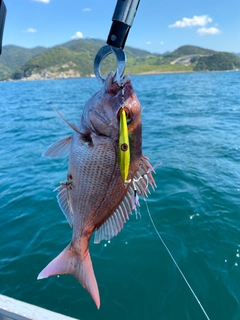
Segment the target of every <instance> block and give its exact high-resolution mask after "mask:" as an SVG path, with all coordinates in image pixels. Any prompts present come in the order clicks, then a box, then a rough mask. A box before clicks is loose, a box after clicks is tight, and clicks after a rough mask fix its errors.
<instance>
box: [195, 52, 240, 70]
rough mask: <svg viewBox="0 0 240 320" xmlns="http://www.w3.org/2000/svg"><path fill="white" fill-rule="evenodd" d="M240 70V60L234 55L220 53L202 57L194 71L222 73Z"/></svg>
mask: <svg viewBox="0 0 240 320" xmlns="http://www.w3.org/2000/svg"><path fill="white" fill-rule="evenodd" d="M234 69H240V58H239V57H237V56H236V55H235V54H233V53H228V52H218V53H214V54H212V55H210V56H207V57H200V58H199V59H198V62H197V64H196V66H195V67H194V68H193V70H194V71H222V70H234Z"/></svg>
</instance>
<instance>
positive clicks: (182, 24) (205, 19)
mask: <svg viewBox="0 0 240 320" xmlns="http://www.w3.org/2000/svg"><path fill="white" fill-rule="evenodd" d="M210 22H212V18H210V17H209V16H208V15H203V16H193V17H192V18H183V19H182V20H181V21H176V22H175V23H174V24H170V25H169V28H186V27H194V26H200V27H204V26H206V25H207V24H208V23H210Z"/></svg>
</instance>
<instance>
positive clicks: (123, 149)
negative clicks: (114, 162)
mask: <svg viewBox="0 0 240 320" xmlns="http://www.w3.org/2000/svg"><path fill="white" fill-rule="evenodd" d="M121 150H122V151H124V152H125V151H127V150H128V145H127V144H126V143H123V144H121Z"/></svg>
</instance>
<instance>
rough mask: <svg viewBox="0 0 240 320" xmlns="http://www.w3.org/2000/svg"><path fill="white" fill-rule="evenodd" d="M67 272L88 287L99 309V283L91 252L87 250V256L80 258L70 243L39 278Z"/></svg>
mask: <svg viewBox="0 0 240 320" xmlns="http://www.w3.org/2000/svg"><path fill="white" fill-rule="evenodd" d="M67 273H68V274H72V275H73V276H74V277H76V278H77V279H78V281H79V282H80V283H81V284H82V286H83V287H84V288H85V289H87V291H88V292H89V293H90V295H91V297H92V298H93V300H94V302H95V303H96V306H97V308H98V309H99V307H100V297H99V292H98V285H97V281H96V278H95V275H94V271H93V267H92V261H91V258H90V255H89V252H88V251H87V254H86V256H85V257H84V258H83V259H80V257H79V255H78V254H77V253H76V251H75V250H74V249H73V248H72V247H71V245H69V246H68V247H67V248H66V249H64V250H63V251H62V252H61V253H60V254H59V255H58V256H57V257H56V258H55V259H54V260H52V261H51V262H50V263H49V264H48V265H47V266H46V267H45V269H43V270H42V271H41V272H40V274H39V275H38V280H39V279H44V278H48V277H50V276H54V275H57V274H67Z"/></svg>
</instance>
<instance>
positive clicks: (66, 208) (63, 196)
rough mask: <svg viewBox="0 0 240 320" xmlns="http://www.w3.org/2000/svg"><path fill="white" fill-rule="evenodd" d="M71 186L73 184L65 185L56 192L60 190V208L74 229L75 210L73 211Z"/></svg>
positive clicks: (58, 196) (67, 183) (58, 197)
mask: <svg viewBox="0 0 240 320" xmlns="http://www.w3.org/2000/svg"><path fill="white" fill-rule="evenodd" d="M70 185H71V182H66V183H63V184H62V185H61V186H60V187H58V188H57V189H56V190H58V195H57V200H58V204H59V207H60V208H61V210H62V212H63V214H64V215H65V217H66V218H67V221H68V223H69V224H70V226H71V227H72V224H73V210H72V204H71V199H70V196H69V189H70Z"/></svg>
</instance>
